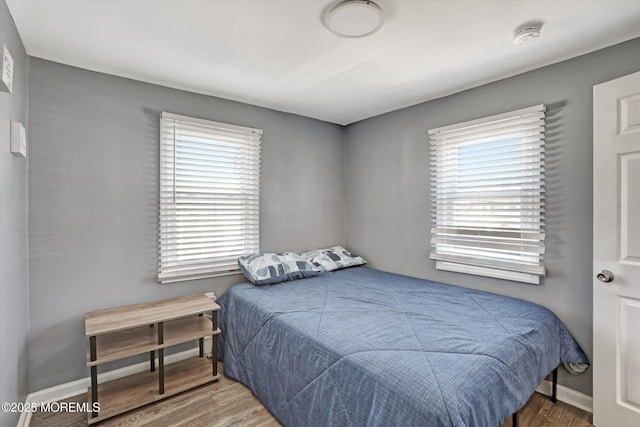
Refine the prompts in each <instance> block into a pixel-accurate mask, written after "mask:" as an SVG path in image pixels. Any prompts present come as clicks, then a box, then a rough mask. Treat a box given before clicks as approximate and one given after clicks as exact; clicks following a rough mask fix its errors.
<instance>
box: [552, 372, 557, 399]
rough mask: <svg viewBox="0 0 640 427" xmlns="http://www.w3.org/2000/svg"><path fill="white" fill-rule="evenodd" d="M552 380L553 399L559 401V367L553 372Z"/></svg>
mask: <svg viewBox="0 0 640 427" xmlns="http://www.w3.org/2000/svg"><path fill="white" fill-rule="evenodd" d="M551 377H552V382H551V401H552V402H553V403H556V402H557V401H558V368H557V367H556V369H554V370H553V373H552V374H551Z"/></svg>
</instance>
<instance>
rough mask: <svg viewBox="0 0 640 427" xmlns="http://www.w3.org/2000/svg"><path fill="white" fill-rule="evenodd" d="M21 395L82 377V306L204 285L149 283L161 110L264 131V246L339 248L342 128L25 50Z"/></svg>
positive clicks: (207, 283) (207, 282) (223, 285)
mask: <svg viewBox="0 0 640 427" xmlns="http://www.w3.org/2000/svg"><path fill="white" fill-rule="evenodd" d="M30 87H31V91H30V119H31V120H30V124H29V133H30V143H31V157H30V162H31V164H30V175H29V190H30V193H29V206H30V211H29V221H30V227H29V238H30V245H29V248H30V257H31V259H30V262H31V297H30V299H31V336H30V352H29V389H30V391H35V390H40V389H43V388H46V387H51V386H54V385H58V384H61V383H64V382H67V381H72V380H76V379H79V378H83V377H86V376H87V375H88V370H87V368H86V366H85V356H84V351H85V342H84V323H83V315H84V313H85V312H87V311H91V310H96V309H101V308H106V307H111V306H117V305H122V304H133V303H138V302H146V301H154V300H159V299H163V298H170V297H174V296H178V295H186V294H190V293H196V292H204V291H209V290H213V291H215V292H216V294H217V295H220V294H221V293H222V292H223V291H224V290H225V289H227V288H228V287H229V286H230V285H232V284H234V283H238V282H240V281H242V276H240V275H235V276H229V277H223V278H218V279H204V280H197V281H189V282H182V283H177V284H169V285H159V284H158V283H157V282H156V278H155V276H156V265H157V246H158V163H159V160H158V159H159V117H160V112H161V111H163V110H165V111H168V112H172V113H176V114H183V115H191V116H194V117H201V118H205V119H211V120H215V121H221V122H228V123H234V124H239V125H244V126H250V127H256V128H262V129H264V136H263V148H262V167H261V170H262V180H261V199H260V206H261V212H260V228H261V249H262V250H263V251H282V250H294V251H302V250H306V249H311V248H315V247H322V246H330V245H334V244H342V243H343V238H344V229H343V226H344V206H343V200H344V198H343V190H342V186H343V182H344V176H343V143H342V137H343V129H342V127H340V126H338V125H333V124H329V123H324V122H321V121H318V120H313V119H308V118H304V117H300V116H296V115H292V114H286V113H281V112H276V111H272V110H268V109H265V108H260V107H255V106H251V105H247V104H241V103H237V102H232V101H227V100H223V99H218V98H214V97H209V96H203V95H197V94H193V93H187V92H183V91H179V90H174V89H169V88H165V87H161V86H156V85H151V84H146V83H141V82H138V81H134V80H128V79H123V78H119V77H114V76H109V75H105V74H99V73H95V72H90V71H86V70H82V69H79V68H74V67H69V66H64V65H60V64H57V63H53V62H48V61H44V60H40V59H35V58H31V64H30Z"/></svg>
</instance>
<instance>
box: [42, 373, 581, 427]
mask: <svg viewBox="0 0 640 427" xmlns="http://www.w3.org/2000/svg"><path fill="white" fill-rule="evenodd" d="M219 371H220V372H222V365H220V368H219ZM85 396H86V395H84V394H83V395H79V396H75V397H72V398H69V399H66V401H68V402H82V401H83V399H85ZM86 425H87V416H86V414H84V413H53V414H51V413H43V412H36V413H34V414H33V417H32V418H31V424H30V426H31V427H76V426H86ZM97 425H98V426H100V427H115V426H119V427H120V426H122V427H124V426H189V427H198V426H202V427H205V426H207V427H209V426H264V427H271V426H280V425H281V424H280V423H279V422H278V420H276V419H275V418H274V417H273V416H272V415H271V414H270V413H269V411H267V409H266V408H265V407H264V406H262V404H261V403H260V401H259V400H258V399H256V398H255V396H253V394H252V393H251V391H250V390H249V389H248V388H246V387H245V386H244V385H242V384H240V383H239V382H237V381H234V380H232V379H230V378H227V377H224V376H223V377H222V378H221V379H220V381H217V382H215V383H211V384H209V385H204V386H201V387H198V388H196V389H193V390H190V391H187V392H184V393H182V394H179V395H177V396H173V397H171V398H168V399H166V400H163V401H160V402H156V403H153V404H151V405H148V406H145V407H142V408H139V409H136V410H133V411H131V412H128V413H126V414H122V415H119V416H117V417H114V418H111V419H108V420H105V421H103V422H102V423H99V424H97ZM591 425H592V424H591V414H589V413H588V412H585V411H583V410H581V409H577V408H574V407H573V406H569V405H567V404H565V403H562V402H557V403H555V404H554V403H551V401H550V400H549V398H548V397H546V396H543V395H541V394H538V393H534V395H533V396H532V397H531V399H529V402H527V404H526V405H525V406H524V407H523V408H522V409H521V410H520V427H543V426H544V427H587V426H591ZM503 427H511V420H510V419H509V420H508V421H507V422H506V423H505V424H504V426H503Z"/></svg>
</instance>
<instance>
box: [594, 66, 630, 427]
mask: <svg viewBox="0 0 640 427" xmlns="http://www.w3.org/2000/svg"><path fill="white" fill-rule="evenodd" d="M593 269H594V279H593V422H594V424H595V425H596V426H598V427H623V426H629V427H632V426H633V427H637V426H640V72H638V73H634V74H631V75H628V76H625V77H621V78H619V79H616V80H612V81H610V82H606V83H602V84H600V85H597V86H595V87H594V88H593ZM608 272H611V273H612V275H613V277H608ZM609 279H611V280H610V281H608V280H609Z"/></svg>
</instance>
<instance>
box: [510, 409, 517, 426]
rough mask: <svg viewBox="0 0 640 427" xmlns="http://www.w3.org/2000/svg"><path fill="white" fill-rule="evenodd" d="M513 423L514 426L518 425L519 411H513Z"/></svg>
mask: <svg viewBox="0 0 640 427" xmlns="http://www.w3.org/2000/svg"><path fill="white" fill-rule="evenodd" d="M511 425H512V426H513V427H518V411H516V412H514V413H513V416H512V417H511Z"/></svg>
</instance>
